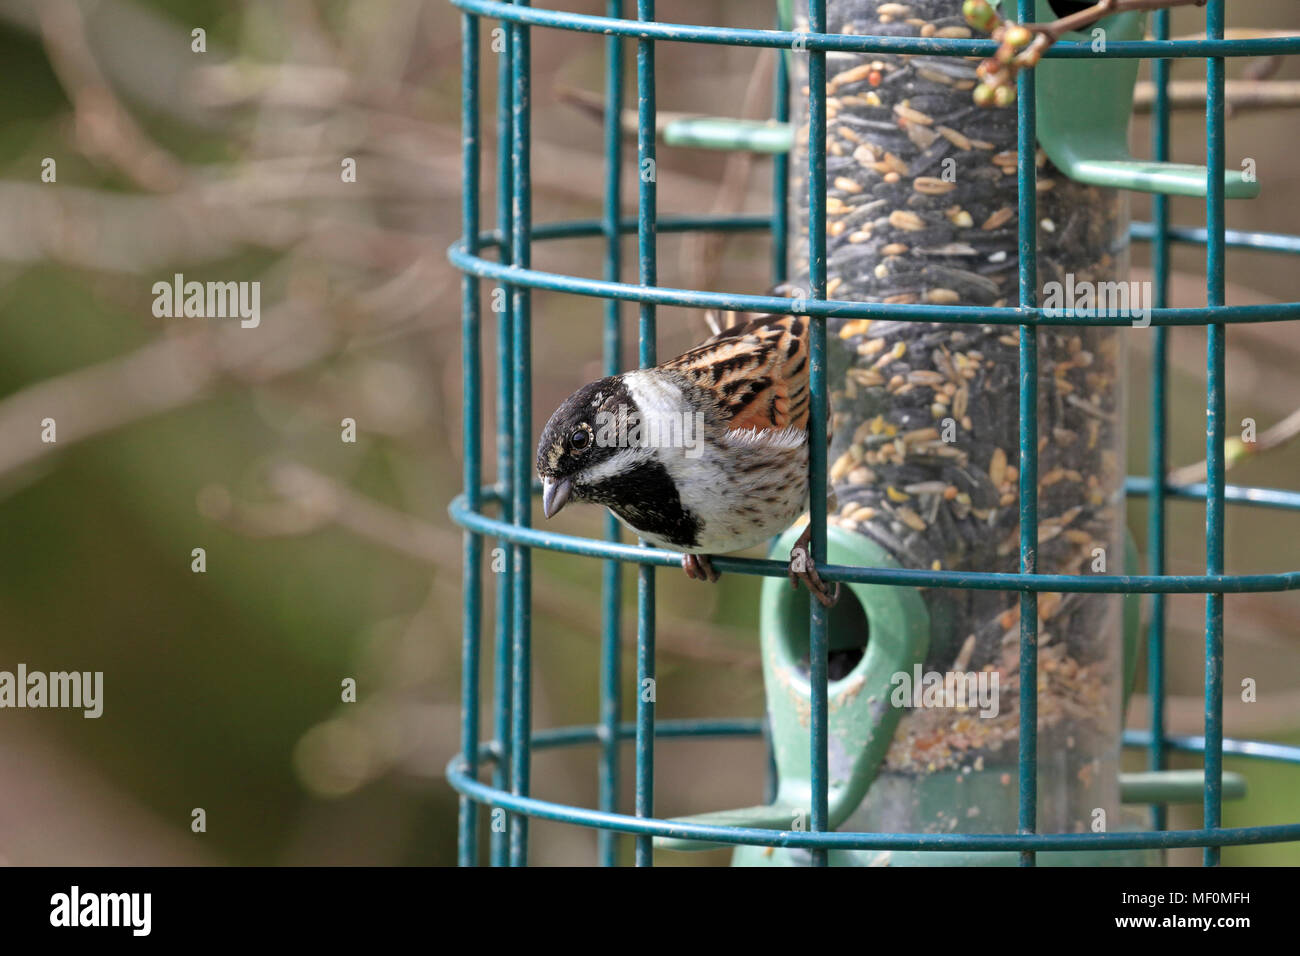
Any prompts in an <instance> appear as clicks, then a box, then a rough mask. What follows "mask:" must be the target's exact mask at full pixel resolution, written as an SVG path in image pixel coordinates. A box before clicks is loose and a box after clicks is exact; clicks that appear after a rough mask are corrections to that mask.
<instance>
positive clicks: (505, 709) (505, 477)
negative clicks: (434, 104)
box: [488, 30, 515, 866]
mask: <svg viewBox="0 0 1300 956" xmlns="http://www.w3.org/2000/svg"><path fill="white" fill-rule="evenodd" d="M503 33H504V36H502V38H501V39H502V45H503V49H502V51H501V54H500V55H499V56H498V57H497V231H498V232H499V233H500V235H502V236H509V235H510V207H511V196H512V195H513V193H514V187H513V183H512V170H511V168H510V163H511V156H512V151H511V149H510V146H511V143H512V141H513V139H514V118H513V116H512V115H511V92H510V88H511V77H510V64H511V62H512V61H513V57H512V55H511V51H512V50H513V49H514V46H513V44H512V43H511V31H509V30H504V31H503ZM497 255H498V257H499V258H500V260H501V261H502V262H503V263H505V264H506V265H509V264H510V244H509V243H508V242H499V243H498V244H497ZM501 290H502V295H501V303H500V305H501V311H500V312H499V313H498V315H497V482H498V484H499V485H500V487H501V492H502V493H501V498H500V505H501V519H502V520H503V521H504V522H506V523H507V524H510V523H512V522H513V521H514V500H513V498H514V494H513V490H512V489H513V488H514V486H515V474H514V464H513V462H514V456H513V448H512V442H511V422H512V417H513V414H514V412H513V409H514V405H515V402H514V375H513V374H512V367H513V360H514V354H515V352H514V341H513V339H514V324H513V323H514V309H513V308H512V306H513V298H514V290H513V288H512V287H511V286H509V285H503V286H501ZM496 540H497V546H498V547H503V548H506V551H507V552H508V551H509V548H508V547H506V546H507V545H509V543H510V542H509V541H507V540H506V539H505V538H500V537H499V538H497V539H496ZM496 579H497V581H496V584H497V587H496V602H497V603H496V634H495V660H494V663H493V688H492V693H493V709H492V732H493V737H494V740H495V743H496V747H497V750H498V752H499V754H500V758H499V759H498V760H497V761H496V762H495V764H494V766H493V769H492V782H493V784H494V785H495V786H496V788H497V789H498V790H509V789H510V763H511V760H510V699H511V689H510V667H511V634H512V633H513V627H514V612H513V611H512V610H511V609H512V608H513V607H514V587H515V575H514V561H513V560H510V561H506V562H504V567H503V568H502V570H501V571H500V572H498V573H497V575H496ZM488 852H489V859H490V861H491V863H492V865H493V866H505V865H506V864H507V863H509V862H510V832H509V827H508V826H506V827H496V826H493V827H492V835H491V846H490V849H489V851H488Z"/></svg>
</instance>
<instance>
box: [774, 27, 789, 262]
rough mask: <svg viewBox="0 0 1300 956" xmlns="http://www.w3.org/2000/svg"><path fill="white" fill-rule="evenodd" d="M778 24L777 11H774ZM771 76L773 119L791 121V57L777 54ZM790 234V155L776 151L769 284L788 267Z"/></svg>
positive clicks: (781, 121) (783, 121)
mask: <svg viewBox="0 0 1300 956" xmlns="http://www.w3.org/2000/svg"><path fill="white" fill-rule="evenodd" d="M777 20H778V24H777V25H778V26H779V25H780V14H779V13H778V14H777ZM775 74H776V75H775V77H774V78H773V80H772V119H773V120H774V121H775V122H776V123H788V122H790V61H789V59H788V58H787V56H786V54H785V53H778V54H777V55H776V71H775ZM789 237H790V156H789V154H788V153H777V154H776V155H775V156H774V157H773V158H772V284H773V285H780V284H781V283H782V282H784V281H785V278H786V275H787V274H788V270H789V266H790V263H789Z"/></svg>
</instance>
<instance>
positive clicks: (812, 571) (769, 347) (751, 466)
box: [537, 315, 839, 607]
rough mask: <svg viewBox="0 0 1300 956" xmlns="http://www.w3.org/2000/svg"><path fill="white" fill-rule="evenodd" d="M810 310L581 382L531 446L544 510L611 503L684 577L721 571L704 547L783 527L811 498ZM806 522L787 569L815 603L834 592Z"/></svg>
mask: <svg viewBox="0 0 1300 956" xmlns="http://www.w3.org/2000/svg"><path fill="white" fill-rule="evenodd" d="M809 405H810V394H809V388H808V320H807V319H806V318H803V317H801V316H788V315H779V316H778V315H761V316H757V317H753V318H749V319H748V320H745V321H742V322H740V323H739V324H737V325H734V326H732V327H730V328H727V329H724V330H723V331H721V332H719V333H718V334H717V335H714V336H713V337H712V338H710V339H708V340H707V341H706V342H704V343H703V344H702V345H699V346H696V347H695V348H693V349H691V350H690V351H689V352H686V353H685V354H684V355H679V356H678V357H677V358H675V359H672V360H670V361H667V362H664V363H662V364H661V365H657V366H655V367H654V368H648V369H641V370H638V371H633V372H624V373H623V374H622V375H614V376H611V377H608V378H602V379H600V380H599V381H596V382H592V383H591V384H589V385H584V386H583V387H582V388H580V389H578V391H576V392H574V393H573V394H572V395H571V396H569V398H568V399H566V400H565V402H564V403H563V404H562V405H560V407H559V408H558V409H556V411H555V413H554V414H553V415H552V416H551V419H550V421H548V422H547V423H546V428H545V429H543V431H542V438H541V441H540V443H539V444H538V447H537V473H538V475H540V477H541V479H542V511H543V513H544V514H545V515H546V517H547V518H550V517H552V516H553V515H555V514H556V513H557V512H558V511H559V510H560V509H561V508H563V507H564V506H565V504H566V503H568V502H569V501H587V502H593V503H595V504H602V505H605V506H606V507H608V508H609V509H610V510H611V511H613V512H614V514H615V515H617V516H618V518H619V520H620V521H622V522H623V524H625V525H626V526H627V527H628V528H630V529H631V530H632V531H634V532H635V533H636V534H638V535H640V536H641V537H642V538H644V539H645V540H646V541H648V542H650V543H651V544H653V545H656V546H658V547H661V548H667V549H669V550H672V551H680V552H683V557H682V568H683V569H684V570H685V571H686V573H687V575H688V576H690V577H692V578H698V579H701V580H708V581H716V580H717V579H718V572H717V571H715V570H714V569H713V565H712V564H711V562H710V561H709V555H711V554H725V553H728V552H732V551H742V550H744V549H745V548H749V547H752V546H754V545H756V544H760V543H762V542H764V541H766V540H767V539H769V538H771V537H772V536H773V535H777V534H780V533H781V532H782V531H784V530H785V529H786V528H788V527H789V526H790V525H791V524H793V523H794V521H795V519H796V518H798V517H799V516H800V515H801V514H803V512H804V511H805V510H806V509H807V507H808V411H809ZM809 533H810V532H809V530H808V529H805V530H804V533H803V534H802V535H801V536H800V538H799V540H798V542H797V543H796V545H795V547H794V550H792V551H791V555H790V557H791V563H790V579H791V582H792V583H795V584H797V580H796V579H802V580H803V581H804V582H805V583H806V584H807V586H808V589H809V591H810V592H811V593H812V594H813V595H814V596H815V597H816V598H817V599H818V600H819V601H821V603H823V604H825V605H827V606H828V607H829V606H830V605H831V604H834V603H835V601H836V599H837V598H838V595H839V586H838V584H837V585H836V586H835V588H834V590H831V589H830V588H828V587H827V586H826V584H825V583H824V582H823V581H822V579H821V577H820V576H819V575H818V574H817V569H816V567H815V566H814V565H813V562H812V561H811V560H810V559H809V555H808V538H809Z"/></svg>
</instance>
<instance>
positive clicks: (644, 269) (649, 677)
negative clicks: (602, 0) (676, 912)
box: [636, 0, 659, 866]
mask: <svg viewBox="0 0 1300 956" xmlns="http://www.w3.org/2000/svg"><path fill="white" fill-rule="evenodd" d="M636 15H637V19H638V20H646V21H650V20H653V19H654V18H655V4H654V0H637V4H636ZM636 95H637V111H636V112H637V123H636V126H637V130H636V152H637V172H638V182H639V186H638V188H637V217H636V218H637V224H636V225H637V228H636V233H637V271H638V280H637V281H639V282H640V283H641V284H642V285H644V286H653V285H655V284H656V283H657V282H658V281H659V280H658V259H657V257H656V235H657V232H658V222H657V219H656V217H657V215H658V194H657V191H656V182H655V180H656V179H657V178H658V174H659V173H658V169H657V166H656V160H655V45H654V43H653V42H652V41H650V40H637V41H636ZM639 317H640V321H639V324H638V325H639V327H638V330H637V332H638V336H639V339H640V348H639V352H640V355H639V358H640V363H641V367H642V368H646V367H647V366H651V365H654V364H655V361H656V354H655V353H656V347H655V335H656V327H655V307H654V306H653V305H650V304H648V303H644V302H643V303H641V307H640V316H639ZM642 544H643V545H644V544H645V542H644V541H643V542H642ZM654 574H655V572H654V567H653V566H651V565H646V564H643V565H640V566H639V567H638V568H637V622H636V630H637V634H636V685H637V686H636V815H637V816H638V817H651V816H654V756H655V754H654V745H655V741H654V733H655V713H654V708H655V702H654V697H655V696H656V692H655V690H654V679H655V577H654ZM653 863H654V848H653V838H652V837H650V836H648V835H638V836H637V838H636V865H637V866H651V865H653Z"/></svg>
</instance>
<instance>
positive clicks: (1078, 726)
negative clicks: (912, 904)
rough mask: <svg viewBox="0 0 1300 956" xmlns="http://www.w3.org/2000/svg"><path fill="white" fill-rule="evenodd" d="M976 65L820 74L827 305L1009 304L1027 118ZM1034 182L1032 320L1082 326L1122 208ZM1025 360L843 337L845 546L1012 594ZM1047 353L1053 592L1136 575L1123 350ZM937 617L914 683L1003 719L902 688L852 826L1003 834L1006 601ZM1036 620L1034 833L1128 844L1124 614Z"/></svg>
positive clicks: (873, 9)
mask: <svg viewBox="0 0 1300 956" xmlns="http://www.w3.org/2000/svg"><path fill="white" fill-rule="evenodd" d="M827 6H828V9H827V19H828V23H827V29H828V31H829V32H837V33H849V34H872V35H899V36H935V37H970V36H972V31H971V29H970V28H969V27H968V26H967V24H966V22H965V20H964V19H963V17H962V12H961V0H910V2H908V3H906V4H903V3H881V2H876V0H830V2H829V3H828V5H827ZM807 28H808V21H807V4H806V2H804V3H796V5H795V29H797V30H806V29H807ZM791 64H792V77H793V83H792V90H793V96H792V110H793V115H794V122H795V144H794V150H793V154H792V157H791V162H790V165H789V169H790V177H791V190H790V195H791V207H792V208H791V224H792V226H791V229H792V241H791V257H790V276H791V281H792V283H793V284H794V285H796V286H800V285H802V286H803V287H804V288H805V289H806V288H807V255H808V243H807V225H808V193H807V186H808V175H807V171H808V116H807V81H808V77H807V59H806V57H803V56H800V55H798V54H795V55H792V56H791ZM976 65H977V60H976V59H971V58H959V57H951V56H920V55H914V56H892V55H883V54H863V55H857V54H848V53H828V54H827V57H826V79H827V85H826V92H827V117H828V118H827V137H826V150H827V196H826V211H827V262H828V275H829V285H828V290H827V293H828V297H829V298H832V299H842V300H853V301H863V302H881V303H929V304H937V305H952V306H962V305H974V306H1002V305H1015V304H1016V303H1017V301H1018V299H1017V288H1018V254H1017V230H1018V221H1017V192H1016V175H1015V172H1016V159H1017V154H1016V123H1015V109H1014V107H1013V108H1009V109H998V108H981V107H978V106H976V105H975V104H974V102H973V99H972V89H973V88H974V86H975V85H976V74H975V67H976ZM1037 173H1038V185H1037V189H1038V193H1037V195H1038V220H1039V221H1038V228H1037V233H1038V285H1039V289H1038V294H1039V297H1040V298H1039V301H1040V302H1044V300H1045V297H1046V296H1048V295H1049V294H1051V293H1052V292H1053V286H1051V285H1049V284H1050V283H1060V286H1059V287H1058V288H1059V290H1060V292H1061V294H1062V295H1065V296H1073V297H1074V299H1075V301H1077V302H1078V303H1079V304H1080V306H1081V307H1082V308H1084V309H1092V308H1094V305H1093V304H1092V303H1090V302H1087V301H1086V294H1087V290H1089V289H1091V290H1097V289H1098V288H1101V287H1102V284H1104V283H1114V282H1116V281H1124V282H1127V280H1128V274H1127V273H1128V256H1127V243H1128V219H1127V208H1126V202H1125V199H1124V197H1123V196H1122V195H1121V194H1120V193H1118V192H1116V191H1114V190H1109V189H1103V188H1099V187H1095V186H1088V185H1084V184H1081V183H1078V182H1075V181H1073V180H1070V179H1068V178H1067V177H1065V176H1064V175H1063V174H1062V173H1061V172H1059V171H1058V170H1057V169H1056V168H1055V167H1054V166H1053V165H1052V164H1051V163H1050V162H1048V161H1047V159H1046V157H1045V156H1044V155H1043V154H1042V152H1041V150H1040V151H1039V153H1038V155H1037ZM1106 288H1110V287H1109V286H1107V287H1106ZM1067 304H1068V303H1067ZM1017 335H1018V330H1017V328H1016V327H1015V326H994V325H972V324H944V323H926V322H904V321H883V320H874V321H869V320H836V319H833V318H832V319H831V320H829V323H828V339H829V341H830V346H831V351H832V360H831V376H830V381H831V387H832V395H831V406H832V415H833V428H834V431H833V438H832V444H831V450H830V455H829V460H828V466H829V477H830V485H831V488H832V490H833V493H834V500H833V501H832V503H831V507H830V509H829V522H830V524H831V525H832V526H835V527H838V528H841V529H845V530H847V531H849V532H852V533H855V534H859V535H865V536H867V537H869V538H870V539H872V540H873V541H874V542H875V543H876V544H877V545H879V546H880V547H881V548H883V549H885V550H886V551H887V552H888V554H889V555H891V556H892V557H893V558H894V560H896V561H897V563H898V564H899V565H901V566H903V567H906V568H918V569H947V570H965V571H995V572H1015V571H1018V570H1019V563H1018V562H1019V494H1018V474H1017V469H1016V462H1017V460H1018V449H1019V435H1018V428H1019V415H1018V401H1019V398H1018V395H1019V384H1018V368H1019V365H1018V338H1017ZM1037 337H1038V349H1039V381H1038V395H1039V400H1038V455H1039V459H1038V460H1039V465H1038V469H1039V486H1038V515H1039V534H1038V543H1039V552H1038V562H1039V563H1038V570H1039V571H1040V572H1043V573H1061V574H1090V573H1103V572H1104V573H1123V572H1124V570H1125V552H1126V548H1125V531H1124V497H1123V481H1124V474H1125V468H1124V465H1125V462H1124V431H1123V427H1122V424H1121V423H1122V422H1123V420H1124V415H1123V407H1122V402H1123V393H1122V389H1123V372H1124V350H1123V345H1124V332H1123V330H1122V329H1119V328H1115V327H1105V326H1099V325H1096V324H1091V325H1090V324H1089V323H1088V320H1087V319H1080V324H1078V325H1077V326H1050V327H1042V328H1040V329H1039V331H1038V333H1037ZM922 597H923V599H924V601H925V604H926V607H927V610H928V612H929V644H928V651H927V652H926V654H925V660H924V663H923V664H922V665H921V666H920V669H919V672H918V674H919V676H921V677H922V679H925V678H926V677H927V675H931V674H934V675H939V676H940V677H943V676H946V675H950V674H953V675H975V676H976V678H978V676H979V675H981V674H982V675H984V681H985V686H986V687H988V688H990V690H992V688H996V690H995V691H993V692H992V693H993V694H994V696H993V697H992V700H993V702H994V703H993V706H992V707H988V706H985V707H981V706H980V705H979V703H977V702H970V703H969V704H968V705H967V706H965V707H962V706H951V703H952V701H951V700H948V699H946V698H943V697H942V696H940V697H938V698H931V699H930V701H929V703H930V704H934V703H937V704H938V705H937V706H929V705H927V702H926V701H925V700H924V699H922V700H921V703H922V706H919V707H917V706H914V705H915V703H916V702H917V699H918V695H917V694H915V692H913V691H912V688H911V685H910V683H909V685H908V689H909V693H908V694H907V695H906V698H907V701H906V704H905V705H904V707H905V709H904V710H903V713H902V716H901V718H900V720H899V723H898V727H897V730H896V732H895V734H894V737H893V740H892V743H891V745H890V746H889V748H888V751H887V753H886V755H885V757H884V760H883V762H882V764H881V765H880V768H879V771H878V772H877V774H876V776H875V779H874V780H873V782H872V784H871V786H870V789H869V790H868V792H867V795H866V797H865V798H864V799H863V801H862V803H861V804H860V806H859V807H858V808H857V810H856V811H855V812H854V813H853V814H852V816H851V817H850V818H849V819H848V820H847V821H846V823H845V824H844V826H845V827H848V828H852V829H863V830H870V831H884V832H891V831H892V832H967V833H978V832H1014V831H1015V829H1016V756H1017V748H1018V737H1019V728H1018V724H1019V711H1018V698H1019V689H1020V678H1019V668H1018V659H1019V621H1018V599H1017V593H1016V592H1014V591H994V590H958V589H944V590H939V589H926V590H923V591H922ZM864 611H865V618H866V625H865V626H866V627H867V628H868V630H869V628H870V620H871V616H872V609H871V608H870V607H867V608H864ZM1038 614H1039V619H1040V620H1039V628H1040V637H1039V645H1040V646H1039V675H1038V699H1039V749H1038V766H1039V803H1038V828H1039V830H1040V832H1083V831H1085V830H1091V829H1095V823H1096V820H1097V819H1098V814H1097V812H1096V811H1098V810H1102V811H1104V813H1105V814H1106V815H1107V816H1108V817H1109V818H1110V819H1111V820H1117V819H1118V818H1117V816H1116V814H1117V813H1118V809H1119V787H1118V762H1119V735H1120V727H1121V721H1122V715H1121V707H1122V699H1123V686H1122V685H1123V681H1124V671H1125V655H1124V651H1123V646H1124V635H1123V631H1124V617H1125V615H1124V613H1123V608H1122V603H1121V598H1120V597H1119V596H1116V595H1108V594H1077V593H1069V594H1056V593H1043V594H1041V595H1040V598H1039V602H1038ZM869 639H870V638H869V635H868V636H867V640H869ZM832 676H833V677H834V674H833V675H832ZM915 676H918V675H909V678H914V677H915ZM994 678H995V680H994ZM902 685H903V681H902V680H901V679H900V687H901V686H902ZM968 686H969V685H968ZM922 696H923V695H922ZM890 706H897V704H896V703H894V702H891V704H890ZM990 711H993V713H990Z"/></svg>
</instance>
